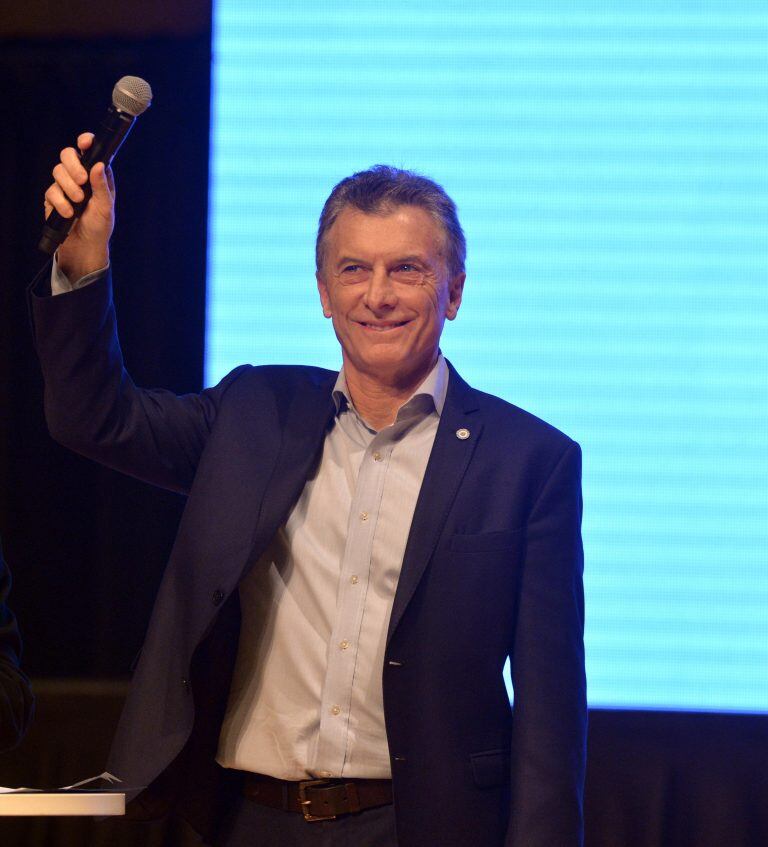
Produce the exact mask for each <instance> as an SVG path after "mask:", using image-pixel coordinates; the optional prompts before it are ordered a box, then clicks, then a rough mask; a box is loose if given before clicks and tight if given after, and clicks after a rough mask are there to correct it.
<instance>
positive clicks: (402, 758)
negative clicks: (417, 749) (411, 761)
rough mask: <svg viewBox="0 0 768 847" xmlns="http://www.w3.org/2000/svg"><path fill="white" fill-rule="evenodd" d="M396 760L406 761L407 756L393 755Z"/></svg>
mask: <svg viewBox="0 0 768 847" xmlns="http://www.w3.org/2000/svg"><path fill="white" fill-rule="evenodd" d="M392 758H393V759H394V760H395V761H396V762H404V761H405V756H393V757H392Z"/></svg>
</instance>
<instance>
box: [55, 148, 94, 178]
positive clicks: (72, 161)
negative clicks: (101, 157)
mask: <svg viewBox="0 0 768 847" xmlns="http://www.w3.org/2000/svg"><path fill="white" fill-rule="evenodd" d="M60 158H61V164H62V165H63V166H64V167H65V168H66V170H67V173H68V174H69V175H70V176H71V177H72V179H73V180H74V181H75V182H76V183H77V184H78V185H83V184H84V183H85V182H86V180H87V179H88V174H87V173H86V170H85V168H84V167H83V165H82V162H81V161H80V156H79V154H78V152H77V150H75V148H74V147H65V148H64V150H62V151H61V157H60Z"/></svg>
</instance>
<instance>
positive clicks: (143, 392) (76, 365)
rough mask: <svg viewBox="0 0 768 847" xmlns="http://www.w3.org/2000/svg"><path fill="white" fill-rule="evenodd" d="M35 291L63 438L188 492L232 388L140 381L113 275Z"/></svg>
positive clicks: (52, 418) (50, 404)
mask: <svg viewBox="0 0 768 847" xmlns="http://www.w3.org/2000/svg"><path fill="white" fill-rule="evenodd" d="M46 294H47V292H46V290H45V283H43V284H42V285H41V284H40V283H38V284H37V287H34V288H32V289H31V291H30V306H31V314H32V324H33V333H34V336H35V346H36V348H37V352H38V355H39V357H40V363H41V366H42V371H43V379H44V382H45V401H44V402H45V416H46V420H47V422H48V428H49V430H50V432H51V435H52V436H53V437H54V438H55V439H56V440H57V441H59V442H60V443H61V444H64V445H65V446H67V447H69V448H70V449H72V450H75V451H76V452H78V453H81V454H82V455H84V456H87V457H88V458H90V459H94V460H96V461H97V462H100V463H102V464H104V465H107V466H109V467H111V468H114V469H116V470H119V471H123V472H124V473H127V474H130V475H131V476H135V477H138V478H139V479H143V480H144V481H146V482H150V483H152V484H154V485H159V486H161V487H163V488H168V489H171V490H172V491H178V492H181V493H187V492H188V491H189V488H190V486H191V484H192V480H193V478H194V474H195V469H196V468H197V463H198V461H199V458H200V455H201V453H202V450H203V447H204V446H205V442H206V439H207V437H208V434H209V432H210V430H211V427H212V426H213V421H214V420H215V417H216V413H217V410H218V407H219V404H220V403H221V400H222V397H223V396H224V393H225V392H226V389H227V387H228V386H229V385H230V384H231V383H232V381H233V380H234V379H236V378H237V376H238V375H239V374H240V373H241V372H242V370H243V369H242V368H238V369H236V370H235V371H233V372H232V373H231V374H229V375H228V376H227V377H225V378H224V380H222V382H221V383H219V385H217V386H216V387H215V388H212V389H209V390H206V391H203V392H202V393H200V394H188V395H183V396H177V395H175V394H173V393H172V392H170V391H165V390H160V389H142V388H138V387H137V386H136V385H134V383H133V381H132V380H131V378H130V376H129V375H128V373H127V372H126V370H125V367H124V365H123V356H122V352H121V350H120V344H119V341H118V337H117V327H116V320H115V308H114V303H113V299H112V283H111V275H110V273H109V271H107V272H106V273H105V274H104V276H103V277H102V278H101V279H98V280H96V281H95V282H92V283H90V284H89V285H87V286H85V287H83V288H79V289H76V290H74V291H71V292H69V293H65V294H59V295H57V296H55V297H52V296H46Z"/></svg>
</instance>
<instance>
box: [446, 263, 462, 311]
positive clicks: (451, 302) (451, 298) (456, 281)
mask: <svg viewBox="0 0 768 847" xmlns="http://www.w3.org/2000/svg"><path fill="white" fill-rule="evenodd" d="M466 277H467V275H466V274H465V273H460V274H456V276H454V277H452V278H451V279H449V280H448V304H447V305H446V307H445V317H446V318H448V320H449V321H452V320H453V319H454V318H455V317H456V315H458V313H459V306H461V296H462V294H463V293H464V280H465V279H466Z"/></svg>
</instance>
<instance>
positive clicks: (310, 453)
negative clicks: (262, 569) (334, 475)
mask: <svg viewBox="0 0 768 847" xmlns="http://www.w3.org/2000/svg"><path fill="white" fill-rule="evenodd" d="M335 381H336V374H335V373H334V374H331V375H330V376H329V378H328V379H325V380H322V381H320V382H318V383H317V384H315V385H312V386H311V388H309V389H308V390H306V391H300V392H296V394H295V395H294V397H293V398H292V399H291V402H290V406H289V408H288V411H287V414H286V419H285V425H284V427H283V431H282V440H281V444H280V450H279V453H278V456H277V461H276V462H275V465H274V470H273V472H272V476H271V477H270V480H269V482H268V484H267V485H266V488H265V491H266V496H265V497H264V499H263V500H262V506H261V510H260V512H259V516H258V520H257V522H256V528H255V532H254V536H253V545H252V546H253V548H254V550H255V552H258V553H259V554H260V553H261V550H262V549H263V548H264V546H266V544H268V543H269V541H270V540H271V539H272V537H273V536H274V534H275V533H276V532H277V530H278V528H279V527H280V524H281V523H282V522H284V521H285V519H286V516H287V515H288V514H290V511H291V509H292V508H293V506H294V504H295V502H296V500H297V499H298V497H299V495H300V494H301V492H302V490H303V488H304V485H305V483H306V481H307V478H308V477H309V475H310V473H311V472H312V468H313V466H314V464H315V463H316V461H317V459H318V457H319V454H320V450H321V449H322V445H323V440H324V438H325V433H326V430H327V428H328V426H329V424H330V422H331V420H332V418H333V414H334V405H333V398H332V393H331V392H332V389H333V385H334V383H335Z"/></svg>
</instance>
